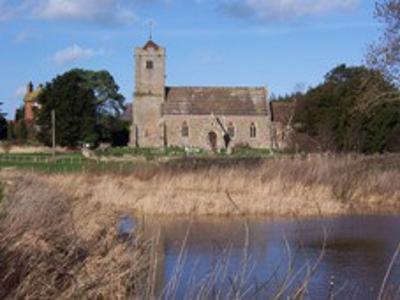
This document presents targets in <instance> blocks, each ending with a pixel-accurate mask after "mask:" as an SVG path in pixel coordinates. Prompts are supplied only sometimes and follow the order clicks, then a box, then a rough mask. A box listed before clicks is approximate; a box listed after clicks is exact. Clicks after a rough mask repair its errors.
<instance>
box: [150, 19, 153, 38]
mask: <svg viewBox="0 0 400 300" xmlns="http://www.w3.org/2000/svg"><path fill="white" fill-rule="evenodd" d="M153 25H154V24H153V20H150V21H149V39H150V41H151V40H153Z"/></svg>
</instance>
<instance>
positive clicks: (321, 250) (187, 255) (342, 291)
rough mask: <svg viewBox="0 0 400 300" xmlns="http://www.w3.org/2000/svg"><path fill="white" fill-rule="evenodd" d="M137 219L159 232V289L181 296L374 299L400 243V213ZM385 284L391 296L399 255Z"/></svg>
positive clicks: (398, 276)
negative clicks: (294, 217) (299, 294)
mask: <svg viewBox="0 0 400 300" xmlns="http://www.w3.org/2000/svg"><path fill="white" fill-rule="evenodd" d="M138 223H139V224H141V226H143V228H144V231H145V232H146V234H148V235H149V236H154V235H156V234H157V233H158V236H159V246H158V250H157V251H158V253H159V256H160V259H159V265H158V278H157V281H158V286H159V293H160V294H163V295H164V296H170V297H172V298H181V299H182V298H191V297H192V296H193V294H192V293H193V292H195V293H196V294H198V293H199V292H203V293H205V295H206V298H216V297H218V296H219V297H220V298H232V297H233V296H234V293H235V292H236V293H238V294H239V295H241V296H242V297H243V298H246V299H257V298H258V299H265V298H270V297H273V296H277V295H279V296H282V297H287V296H293V295H294V294H295V293H296V292H299V291H301V292H302V295H304V296H305V298H306V299H329V298H331V297H333V298H337V299H344V298H345V299H348V298H352V299H354V298H356V299H376V298H377V296H378V294H379V292H380V289H381V286H382V282H383V280H384V278H385V275H386V273H387V271H388V266H389V264H390V262H391V260H392V258H393V256H394V254H395V252H396V248H397V246H398V244H399V242H400V217H399V216H346V217H335V218H324V219H319V218H316V219H306V220H270V219H263V218H249V219H242V218H233V219H232V218H226V219H225V218H196V219H192V220H189V219H185V218H176V217H174V218H149V219H146V218H144V219H141V221H140V222H138ZM168 283H169V285H168ZM304 283H306V284H304ZM165 285H168V287H169V289H171V290H173V294H168V292H167V289H165V288H163V287H165ZM171 286H172V288H171ZM386 286H387V289H388V290H391V292H392V295H395V293H396V290H395V289H396V288H399V287H400V259H399V260H397V262H396V263H395V264H394V265H393V268H392V269H391V272H390V276H389V278H388V281H387V285H386ZM302 287H303V288H302Z"/></svg>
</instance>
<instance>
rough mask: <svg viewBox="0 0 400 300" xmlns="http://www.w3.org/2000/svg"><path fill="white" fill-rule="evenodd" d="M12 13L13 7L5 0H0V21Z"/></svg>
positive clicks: (9, 16)
mask: <svg viewBox="0 0 400 300" xmlns="http://www.w3.org/2000/svg"><path fill="white" fill-rule="evenodd" d="M12 15H13V8H12V7H11V6H10V5H9V4H7V0H0V21H5V20H7V19H9V18H11V17H12Z"/></svg>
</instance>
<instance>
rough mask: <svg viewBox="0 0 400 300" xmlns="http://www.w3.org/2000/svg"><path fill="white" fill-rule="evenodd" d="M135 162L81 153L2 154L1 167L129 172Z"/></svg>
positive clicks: (134, 165) (55, 170) (66, 171)
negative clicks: (109, 160)
mask: <svg viewBox="0 0 400 300" xmlns="http://www.w3.org/2000/svg"><path fill="white" fill-rule="evenodd" d="M136 166H137V163H134V162H103V161H95V160H88V159H86V158H84V157H83V156H82V155H81V154H80V153H71V154H57V155H56V156H53V155H51V154H45V153H38V154H0V169H4V168H12V169H23V170H31V171H42V172H46V173H71V172H106V171H109V172H121V173H124V172H129V171H131V170H132V169H133V168H135V167H136Z"/></svg>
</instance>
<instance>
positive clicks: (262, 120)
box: [164, 115, 271, 149]
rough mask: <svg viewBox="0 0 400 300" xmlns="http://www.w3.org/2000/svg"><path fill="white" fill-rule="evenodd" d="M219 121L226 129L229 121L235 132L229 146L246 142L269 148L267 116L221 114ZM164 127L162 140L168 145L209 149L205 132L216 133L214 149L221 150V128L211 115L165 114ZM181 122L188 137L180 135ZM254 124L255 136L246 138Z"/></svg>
mask: <svg viewBox="0 0 400 300" xmlns="http://www.w3.org/2000/svg"><path fill="white" fill-rule="evenodd" d="M219 120H220V121H221V123H222V124H223V125H224V128H225V129H227V128H228V124H230V123H231V124H232V125H233V127H234V129H235V135H234V137H233V139H232V141H231V143H230V145H229V146H230V147H234V146H235V145H249V146H250V147H252V148H270V146H271V123H270V119H269V116H223V117H219ZM164 121H165V126H166V137H165V138H166V142H167V144H168V146H178V147H195V148H205V149H211V145H210V142H209V133H210V132H214V133H215V134H216V135H217V145H216V146H217V148H218V149H224V148H225V141H224V135H225V133H224V131H223V130H222V129H221V126H220V125H219V124H218V122H217V120H216V118H215V117H213V116H211V115H208V116H196V115H195V116H193V115H166V116H164ZM184 122H186V123H187V125H188V127H189V136H188V137H183V136H182V125H183V124H184ZM252 123H254V125H255V127H256V137H250V126H251V124H252Z"/></svg>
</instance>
